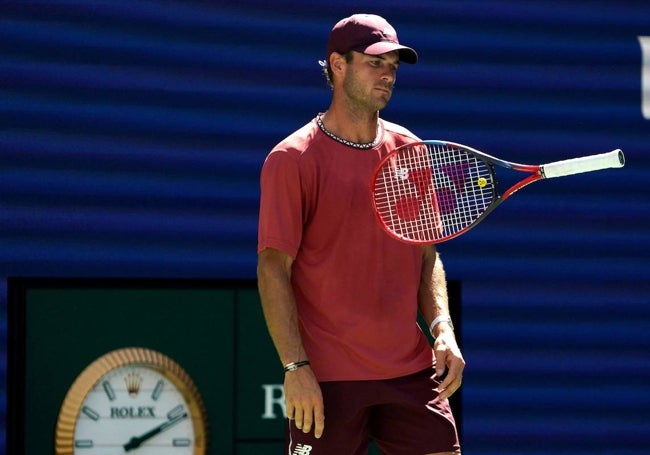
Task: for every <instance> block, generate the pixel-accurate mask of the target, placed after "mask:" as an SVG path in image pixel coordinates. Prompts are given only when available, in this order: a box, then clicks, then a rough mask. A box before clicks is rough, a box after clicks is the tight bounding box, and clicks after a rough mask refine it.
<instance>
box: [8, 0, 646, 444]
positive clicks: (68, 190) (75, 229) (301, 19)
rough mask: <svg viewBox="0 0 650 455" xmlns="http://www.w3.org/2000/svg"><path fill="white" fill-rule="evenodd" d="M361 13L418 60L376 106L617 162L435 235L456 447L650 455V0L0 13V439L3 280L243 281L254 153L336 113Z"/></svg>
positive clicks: (45, 5)
mask: <svg viewBox="0 0 650 455" xmlns="http://www.w3.org/2000/svg"><path fill="white" fill-rule="evenodd" d="M354 12H374V13H378V14H381V15H383V16H385V17H386V18H387V19H388V20H389V21H390V22H391V23H392V24H393V25H394V26H395V27H396V29H397V30H398V34H399V36H400V40H401V41H402V42H404V43H406V44H408V45H411V46H413V47H415V48H416V49H417V50H418V53H419V55H420V63H419V64H418V65H415V66H411V65H402V67H401V68H400V70H399V74H398V81H397V86H396V90H395V93H394V96H393V100H392V101H391V104H390V105H389V107H388V108H387V109H386V110H385V111H384V112H383V113H382V116H383V117H384V118H386V119H388V120H392V121H395V122H398V123H401V124H403V125H404V126H407V127H408V128H409V129H411V130H412V131H413V132H414V133H416V134H417V135H418V136H420V137H422V138H425V139H446V140H452V141H456V142H461V143H464V144H467V145H470V146H472V147H475V148H478V149H480V150H483V151H485V152H487V153H490V154H493V155H497V156H500V157H503V158H506V159H510V160H514V161H519V162H532V163H535V162H546V161H552V160H558V159H564V158H569V157H573V156H579V155H584V154H591V153H600V152H606V151H609V150H611V149H614V148H621V149H623V150H624V152H625V154H626V157H627V165H626V167H625V168H624V169H618V170H607V171H602V172H598V173H592V174H587V175H580V176H574V177H571V178H566V179H557V180H553V181H551V180H549V181H545V182H541V183H538V184H535V185H533V186H531V187H529V188H526V189H525V190H522V192H521V193H518V194H517V195H516V196H515V197H513V198H512V199H510V200H508V202H506V203H505V204H504V205H503V206H502V207H499V208H498V209H497V210H496V211H495V212H494V213H493V214H492V215H490V218H488V219H487V220H486V221H485V222H484V223H482V224H481V225H480V226H479V227H477V228H476V229H474V230H472V231H471V232H470V233H468V234H467V235H465V236H463V237H460V238H458V239H455V240H453V241H451V242H448V243H445V244H442V245H440V247H439V250H440V251H441V253H442V256H443V259H444V261H445V266H446V269H447V274H448V276H449V278H451V279H454V280H459V281H461V282H462V301H463V303H462V315H463V348H464V354H465V357H466V360H467V363H468V365H467V369H466V374H465V380H464V386H463V387H464V388H463V394H464V395H463V419H464V421H463V431H464V445H465V451H466V452H467V453H480V454H482V455H489V454H524V453H526V454H548V453H573V454H576V453H577V454H587V453H588V454H594V453H611V452H614V453H617V454H620V455H624V454H641V453H647V449H648V447H650V436H649V435H650V419H648V416H649V415H650V392H649V391H648V386H647V384H648V383H649V382H650V354H648V352H650V335H648V334H649V333H650V331H649V329H650V309H649V305H648V304H649V303H650V272H649V270H648V269H649V260H650V187H649V185H648V180H649V172H650V169H649V167H650V158H649V154H650V118H647V117H650V82H649V83H648V86H647V88H646V90H647V93H646V98H647V99H646V100H645V101H646V103H647V105H645V106H644V92H643V85H642V80H643V75H644V70H645V72H646V77H647V78H648V79H649V80H650V44H647V45H646V46H647V47H649V49H647V50H645V52H644V39H643V37H650V4H649V3H647V2H640V1H639V2H636V1H620V0H619V1H589V2H584V1H566V2H555V1H550V0H538V1H514V0H508V1H506V0H501V1H490V2H485V1H426V2H424V1H413V0H408V1H400V2H390V1H372V2H370V1H359V2H354V6H352V5H351V2H349V1H346V2H343V1H328V2H306V1H297V0H293V1H289V0H278V1H275V2H272V4H269V3H268V2H262V1H253V0H244V1H239V2H214V1H212V2H209V1H147V0H145V1H139V2H124V1H110V2H107V1H94V0H86V1H65V2H58V1H50V2H23V1H20V2H11V1H9V2H2V3H0V321H1V322H2V324H1V326H0V345H1V346H2V350H1V352H0V354H1V355H0V358H1V359H2V362H1V363H0V372H1V373H2V375H1V376H0V385H2V389H3V391H2V393H1V394H0V404H2V406H0V412H1V413H2V414H0V419H2V422H0V423H2V425H0V428H4V427H5V425H4V419H5V417H4V416H5V415H6V414H5V413H4V409H5V403H6V394H5V393H4V389H5V384H6V348H5V347H6V331H7V315H6V309H7V292H6V279H7V277H21V276H37V277H170V278H172V277H173V278H253V277H254V276H255V261H256V254H255V246H256V230H257V225H256V223H257V204H258V197H259V189H258V175H259V170H260V167H261V164H262V162H263V160H264V157H265V156H266V154H267V153H268V151H269V150H270V148H271V147H272V146H273V145H274V144H276V143H277V142H279V141H280V140H281V139H282V138H284V137H285V136H286V135H287V134H289V133H290V132H291V131H293V130H295V129H296V128H298V127H299V126H301V125H303V124H304V123H306V122H307V121H308V120H310V119H311V118H312V117H313V116H314V115H315V114H316V113H318V112H319V111H323V110H325V109H326V108H327V106H328V102H329V96H330V92H329V89H328V88H327V87H326V86H325V83H324V80H323V78H322V76H321V74H320V67H319V66H318V63H317V61H318V59H322V58H323V57H324V52H325V41H326V39H327V35H328V33H329V30H330V29H331V26H332V25H333V24H334V23H335V22H336V21H337V20H338V19H339V18H341V17H343V16H347V15H349V14H351V13H354ZM648 40H650V38H648ZM644 53H645V54H646V55H645V68H644ZM644 109H645V110H644ZM644 112H645V116H644Z"/></svg>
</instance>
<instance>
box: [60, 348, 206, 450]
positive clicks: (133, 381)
mask: <svg viewBox="0 0 650 455" xmlns="http://www.w3.org/2000/svg"><path fill="white" fill-rule="evenodd" d="M206 448H207V418H206V413H205V407H204V405H203V400H202V399H201V396H200V394H199V391H198V389H197V388H196V386H195V385H194V382H193V381H192V379H191V378H190V376H189V375H188V374H187V373H186V372H185V371H184V370H183V368H182V367H181V366H180V365H179V364H177V363H176V362H175V361H173V360H172V359H171V358H169V357H167V356H166V355H164V354H162V353H160V352H157V351H153V350H151V349H146V348H132V347H129V348H122V349H117V350H115V351H111V352H109V353H107V354H105V355H103V356H101V357H99V358H98V359H96V360H95V361H94V362H92V363H91V364H90V365H88V367H87V368H86V369H85V370H84V371H82V373H81V374H80V375H79V376H78V377H77V379H76V380H75V381H74V383H73V384H72V385H71V387H70V389H69V390H68V393H67V395H66V397H65V399H64V401H63V405H62V406H61V410H60V412H59V416H58V420H57V425H56V435H55V454H56V455H99V454H101V455H111V454H121V455H124V454H132V455H167V454H169V455H172V454H173V455H205V453H206Z"/></svg>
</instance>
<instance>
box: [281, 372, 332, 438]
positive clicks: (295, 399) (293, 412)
mask: <svg viewBox="0 0 650 455" xmlns="http://www.w3.org/2000/svg"><path fill="white" fill-rule="evenodd" d="M284 397H285V401H286V404H287V417H288V418H289V419H290V420H293V421H294V423H295V425H296V428H298V429H299V430H302V431H303V432H304V433H309V432H310V431H311V430H312V426H313V429H314V436H315V437H317V438H320V437H321V436H322V435H323V430H324V428H325V414H324V411H323V409H324V408H323V395H322V393H321V389H320V385H319V384H318V381H317V380H316V376H314V373H313V372H312V370H311V368H310V367H309V366H303V367H300V368H298V369H297V370H295V371H287V372H286V373H285V374H284Z"/></svg>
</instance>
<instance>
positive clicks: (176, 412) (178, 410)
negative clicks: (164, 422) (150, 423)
mask: <svg viewBox="0 0 650 455" xmlns="http://www.w3.org/2000/svg"><path fill="white" fill-rule="evenodd" d="M184 413H185V411H184V410H183V405H182V404H179V405H178V406H176V407H175V408H173V409H172V410H171V411H169V412H168V413H167V418H168V419H169V420H173V419H176V418H178V417H180V416H182V415H183V414H184Z"/></svg>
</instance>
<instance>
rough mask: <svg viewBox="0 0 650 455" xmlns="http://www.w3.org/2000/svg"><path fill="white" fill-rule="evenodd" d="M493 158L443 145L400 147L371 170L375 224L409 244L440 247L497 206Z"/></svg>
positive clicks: (435, 142)
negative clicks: (377, 223) (377, 222)
mask: <svg viewBox="0 0 650 455" xmlns="http://www.w3.org/2000/svg"><path fill="white" fill-rule="evenodd" d="M491 158H492V157H489V156H488V155H485V154H483V153H481V152H479V151H477V150H474V149H472V148H470V147H467V146H464V145H461V144H457V143H454V142H448V141H421V142H415V143H411V144H407V145H403V146H401V147H399V148H397V149H395V150H393V151H392V152H390V153H389V154H388V155H386V156H385V157H384V158H383V159H382V160H381V161H380V162H379V164H378V165H377V167H376V168H375V170H374V172H373V175H372V179H371V184H370V192H371V194H372V203H373V208H374V211H375V215H376V217H377V220H378V221H379V223H380V225H381V226H382V227H383V229H384V230H385V231H386V232H387V233H388V234H389V235H390V236H392V237H394V238H396V239H398V240H400V241H402V242H406V243H410V244H418V245H424V244H433V243H440V242H444V241H447V240H450V239H452V238H454V237H457V236H459V235H461V234H463V233H465V232H467V231H468V230H469V229H471V228H472V227H474V226H475V225H476V224H478V223H479V222H480V221H481V220H482V219H483V218H484V217H485V216H486V215H487V214H488V213H489V212H490V211H492V210H493V209H494V208H495V207H496V206H497V205H498V204H499V203H500V198H499V196H498V193H497V180H496V175H495V171H494V166H493V164H492V160H491Z"/></svg>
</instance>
